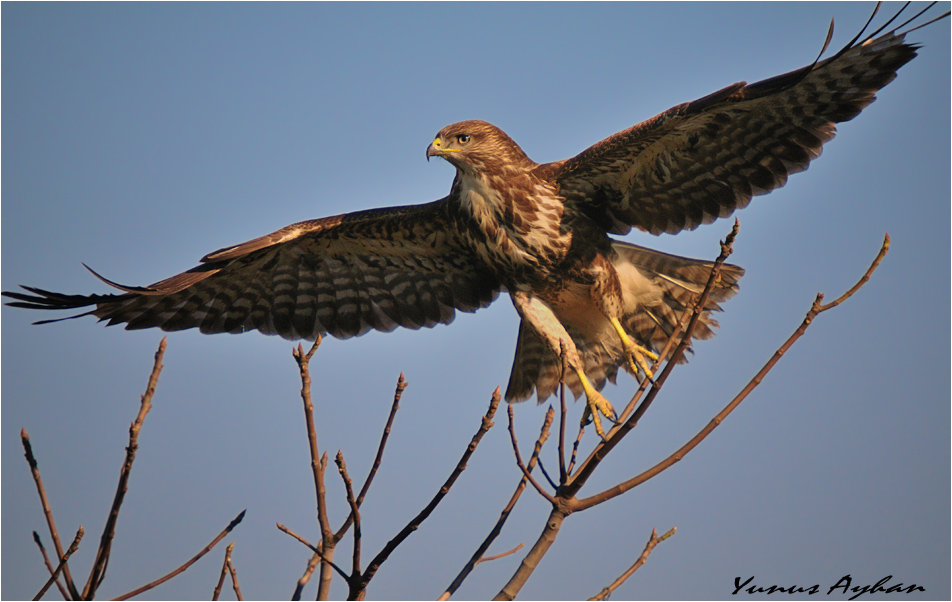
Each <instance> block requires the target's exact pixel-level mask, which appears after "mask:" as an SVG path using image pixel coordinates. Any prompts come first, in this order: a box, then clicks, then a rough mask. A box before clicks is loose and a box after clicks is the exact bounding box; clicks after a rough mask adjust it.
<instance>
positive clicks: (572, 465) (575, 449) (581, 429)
mask: <svg viewBox="0 0 952 602" xmlns="http://www.w3.org/2000/svg"><path fill="white" fill-rule="evenodd" d="M584 434H585V427H584V426H582V425H579V427H578V436H577V437H575V443H573V444H572V459H571V461H569V467H568V468H567V469H566V473H567V474H568V475H571V474H572V469H573V468H575V460H576V459H578V447H579V445H581V443H582V435H584ZM563 484H564V483H563Z"/></svg>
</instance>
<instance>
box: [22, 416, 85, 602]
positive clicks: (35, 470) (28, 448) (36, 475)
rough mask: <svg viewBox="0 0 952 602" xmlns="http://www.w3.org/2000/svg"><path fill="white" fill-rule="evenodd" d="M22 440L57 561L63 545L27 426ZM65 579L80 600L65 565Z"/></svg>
mask: <svg viewBox="0 0 952 602" xmlns="http://www.w3.org/2000/svg"><path fill="white" fill-rule="evenodd" d="M20 442H21V443H22V444H23V451H24V455H25V456H26V462H27V464H29V466H30V472H31V473H32V474H33V482H34V483H36V491H37V493H38V494H39V496H40V505H41V506H42V507H43V516H44V517H45V518H46V525H47V527H49V529H50V538H52V540H53V548H54V549H55V550H56V558H57V561H59V560H62V558H63V546H62V544H61V543H60V538H59V533H58V532H57V531H56V521H54V520H53V511H52V510H51V509H50V502H49V500H48V499H47V498H46V489H45V488H44V487H43V479H42V478H40V467H39V465H38V464H37V463H36V458H35V457H34V456H33V446H32V445H30V436H29V435H28V434H27V432H26V429H25V428H21V429H20ZM62 572H63V579H64V580H65V581H66V588H67V589H68V590H69V595H70V597H71V598H72V599H73V600H79V599H80V598H79V591H78V590H77V589H76V585H75V584H74V583H73V577H72V575H70V574H69V567H68V566H64V567H63V571H62Z"/></svg>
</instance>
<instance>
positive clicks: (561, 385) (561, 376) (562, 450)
mask: <svg viewBox="0 0 952 602" xmlns="http://www.w3.org/2000/svg"><path fill="white" fill-rule="evenodd" d="M559 363H560V364H561V365H560V367H559V370H560V371H559V404H561V406H562V408H561V411H562V413H561V414H560V415H559V484H560V485H564V484H565V481H566V480H567V479H568V476H569V473H568V471H567V470H566V468H565V418H566V416H567V415H568V409H567V408H566V406H565V369H566V368H567V367H568V364H567V362H566V359H565V341H563V340H562V339H559Z"/></svg>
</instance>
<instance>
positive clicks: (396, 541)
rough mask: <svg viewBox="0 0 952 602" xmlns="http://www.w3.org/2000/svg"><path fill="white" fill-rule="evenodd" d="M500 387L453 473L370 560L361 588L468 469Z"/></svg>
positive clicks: (490, 423) (489, 422)
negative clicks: (427, 502) (423, 506)
mask: <svg viewBox="0 0 952 602" xmlns="http://www.w3.org/2000/svg"><path fill="white" fill-rule="evenodd" d="M499 400H500V395H499V387H496V390H495V391H493V395H492V398H491V399H490V401H489V409H488V410H486V414H485V415H484V416H483V419H482V421H481V423H480V426H479V430H477V431H476V434H475V435H473V438H472V440H470V442H469V445H468V446H466V451H465V452H463V457H462V458H460V461H459V462H458V463H457V464H456V468H454V469H453V472H452V474H450V476H449V478H447V479H446V481H445V482H444V483H443V486H442V487H440V491H439V492H438V493H437V494H436V495H435V496H433V499H432V500H430V503H429V504H427V505H426V507H425V508H424V509H423V510H421V511H420V513H419V514H417V515H416V516H415V517H413V520H411V521H410V522H409V523H407V526H405V527H404V528H403V529H402V530H401V531H400V532H399V533H398V534H397V535H396V537H394V538H393V539H391V540H390V541H389V542H387V545H385V546H384V548H383V549H382V550H381V551H380V553H378V554H377V555H376V556H375V557H374V559H373V560H372V561H371V562H370V565H369V566H368V567H367V570H366V571H364V573H363V576H362V577H361V580H360V584H359V585H360V587H359V589H360V590H364V589H366V587H367V584H368V583H369V582H370V580H371V579H373V576H374V575H375V574H376V573H377V570H378V569H379V568H380V565H381V564H383V563H384V562H385V561H386V560H387V558H389V556H390V554H392V553H393V551H394V550H395V549H396V548H397V546H399V545H400V544H401V543H403V542H404V540H406V538H407V537H409V536H410V534H411V533H413V532H414V531H415V530H416V529H417V528H419V526H420V524H421V523H422V522H423V521H424V520H426V519H427V517H429V516H430V514H431V513H432V512H433V510H434V509H436V506H437V505H438V504H439V503H440V502H441V501H442V500H443V498H444V497H446V494H447V493H449V491H450V488H451V487H452V486H453V484H454V483H455V482H456V479H457V478H459V475H460V474H462V472H463V471H464V470H466V463H467V462H468V461H469V458H470V457H471V456H472V455H473V452H474V451H476V447H477V446H478V445H479V442H480V441H481V440H482V438H483V436H484V435H485V434H486V432H487V431H489V429H490V428H492V426H493V416H495V415H496V409H497V408H498V407H499Z"/></svg>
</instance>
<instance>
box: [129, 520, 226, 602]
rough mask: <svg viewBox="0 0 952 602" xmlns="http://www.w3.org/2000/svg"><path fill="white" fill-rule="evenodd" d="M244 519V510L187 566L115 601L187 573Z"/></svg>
mask: <svg viewBox="0 0 952 602" xmlns="http://www.w3.org/2000/svg"><path fill="white" fill-rule="evenodd" d="M244 517H245V510H242V511H241V514H239V515H238V516H236V517H235V518H234V520H232V521H231V522H230V523H228V526H227V527H225V529H224V530H223V531H222V532H221V533H219V534H218V537H216V538H215V539H213V540H212V541H211V542H210V543H209V544H208V545H207V546H205V547H204V548H203V549H202V551H200V552H199V553H198V554H196V555H195V556H193V557H192V558H191V559H190V560H189V561H188V562H186V563H185V564H183V565H182V566H180V567H179V568H177V569H175V570H174V571H172V572H171V573H169V574H168V575H165V576H164V577H159V578H158V579H156V580H155V581H153V582H151V583H146V584H145V585H143V586H142V587H140V588H138V589H134V590H132V591H131V592H128V593H126V594H123V595H121V596H119V597H118V598H115V599H116V600H128V599H129V598H132V597H133V596H138V595H139V594H141V593H142V592H146V591H149V590H150V589H152V588H154V587H157V586H159V585H162V584H163V583H165V582H166V581H168V580H169V579H171V578H172V577H175V576H176V575H178V574H179V573H181V572H183V571H185V570H186V569H187V568H188V567H190V566H192V565H193V564H195V563H196V562H198V560H199V559H200V558H201V557H202V556H204V555H205V554H208V553H209V552H211V550H212V548H214V547H215V545H216V544H217V543H218V542H219V541H221V540H223V539H225V537H226V536H227V535H228V534H229V533H231V531H232V529H234V528H235V527H237V526H238V523H240V522H241V519H243V518H244Z"/></svg>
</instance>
